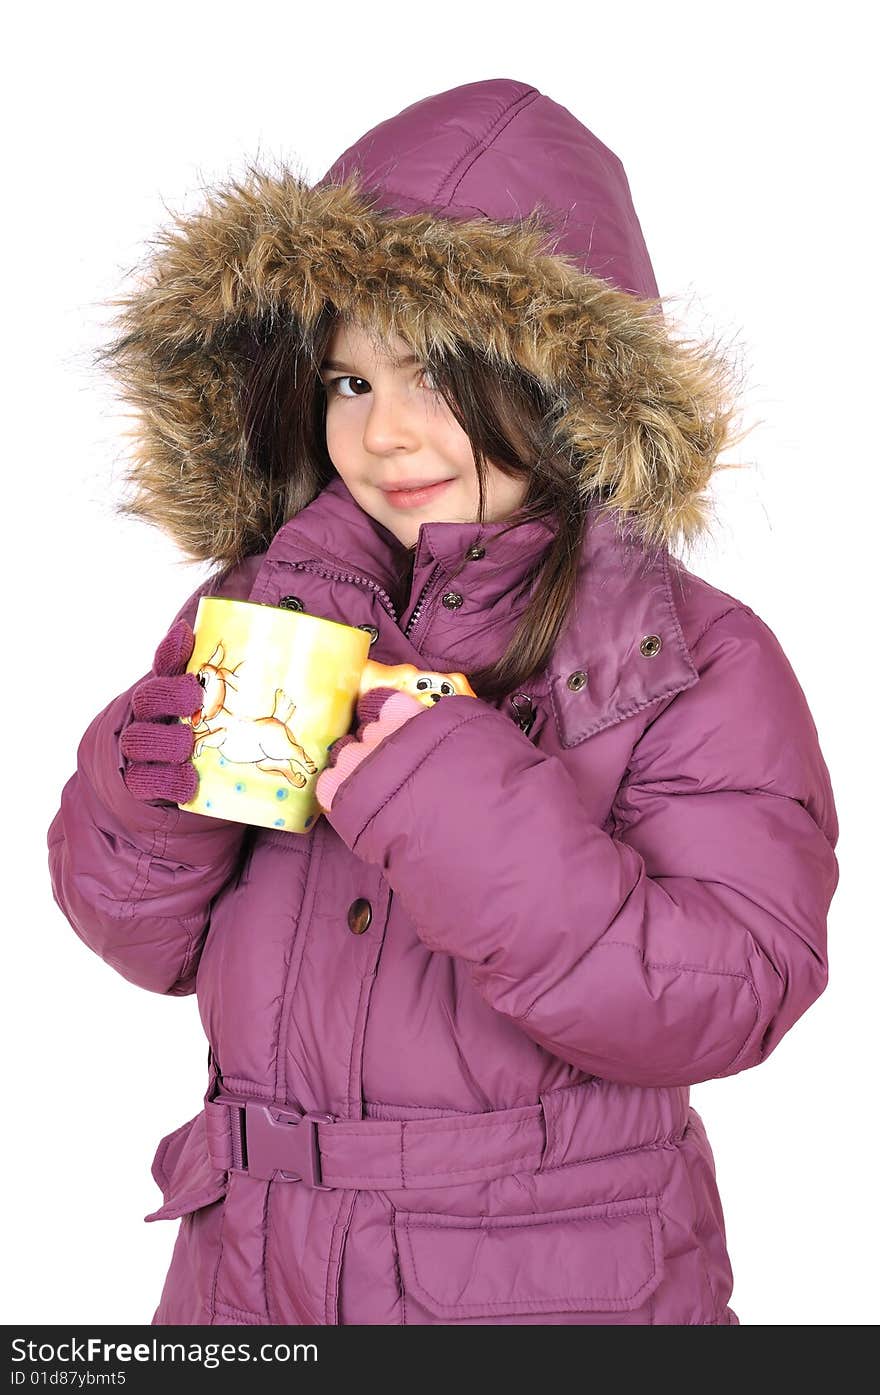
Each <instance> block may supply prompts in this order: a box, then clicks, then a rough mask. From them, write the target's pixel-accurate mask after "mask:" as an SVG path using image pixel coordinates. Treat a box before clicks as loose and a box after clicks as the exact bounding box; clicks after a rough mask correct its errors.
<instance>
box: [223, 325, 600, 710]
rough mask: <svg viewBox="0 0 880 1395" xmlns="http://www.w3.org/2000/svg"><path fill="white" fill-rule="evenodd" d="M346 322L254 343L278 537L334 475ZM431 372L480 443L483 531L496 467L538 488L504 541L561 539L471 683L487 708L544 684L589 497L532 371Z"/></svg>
mask: <svg viewBox="0 0 880 1395" xmlns="http://www.w3.org/2000/svg"><path fill="white" fill-rule="evenodd" d="M338 318H339V317H338V315H337V312H336V311H335V309H334V308H333V307H331V306H327V307H326V308H325V310H324V312H323V314H322V315H321V317H320V319H319V322H318V324H317V326H316V329H315V331H314V332H313V333H312V334H310V335H309V336H308V341H307V342H304V340H303V339H302V338H301V337H300V335H299V334H298V333H297V330H296V329H295V327H294V326H292V325H291V324H288V325H286V326H285V325H280V324H278V323H277V322H276V323H275V324H274V325H273V326H266V330H265V332H264V333H263V334H260V333H259V332H253V337H252V339H251V343H250V346H249V354H248V357H249V360H250V364H251V367H250V370H249V373H248V375H247V379H246V383H245V388H244V401H243V404H242V407H243V430H244V437H245V447H246V451H245V453H246V455H247V456H248V457H249V460H248V464H249V466H250V468H251V469H253V468H254V467H256V468H257V470H258V472H259V474H260V475H261V476H262V478H263V479H264V480H265V481H266V486H267V492H268V495H269V496H270V497H271V496H272V495H273V494H276V497H278V498H279V499H281V500H282V501H283V505H279V516H278V517H276V519H275V520H274V521H273V523H274V527H275V528H278V527H280V526H281V524H282V523H283V522H284V521H285V520H286V519H288V518H291V517H293V516H294V515H295V514H297V513H298V512H299V511H300V509H302V508H305V506H306V505H307V504H308V503H310V502H311V501H312V500H313V499H314V498H315V497H316V496H317V494H318V493H319V492H320V490H321V489H323V488H324V486H325V485H326V484H328V483H329V481H330V480H331V479H332V478H333V477H334V475H335V469H334V466H333V462H332V460H331V458H330V456H329V454H328V451H327V444H326V437H325V412H326V395H325V391H324V388H323V385H322V383H321V381H320V377H319V367H320V364H321V362H322V361H323V358H324V356H325V354H326V352H327V349H328V347H329V344H330V340H331V338H332V336H333V332H334V329H335V327H336V324H337V323H338ZM427 366H428V368H429V371H430V373H431V376H432V378H433V381H434V382H435V383H436V385H437V387H438V390H439V391H440V393H441V395H442V396H443V398H444V399H445V401H446V402H447V404H448V405H449V408H450V410H451V411H452V413H453V414H454V416H455V418H456V420H457V421H458V423H459V425H460V426H461V428H462V430H463V431H464V432H465V433H466V434H467V436H468V437H469V439H470V441H471V445H472V448H473V453H474V461H475V464H476V471H477V479H478V488H479V499H480V505H479V517H478V519H477V520H475V521H479V522H482V521H483V513H484V508H485V487H486V462H487V461H488V460H491V462H492V463H493V464H494V465H496V466H497V467H498V469H500V470H501V471H502V472H503V473H504V474H506V475H510V476H513V477H515V478H518V479H523V480H528V481H529V487H528V491H527V493H526V495H525V497H524V500H523V504H522V506H521V507H520V508H519V509H518V510H517V511H516V513H514V514H512V515H511V516H510V517H509V519H507V520H505V521H506V523H507V527H506V528H505V529H503V530H502V531H504V532H507V531H508V529H510V528H513V527H515V526H516V524H518V523H521V522H525V521H531V520H533V519H537V518H545V520H546V521H547V522H549V523H550V524H551V526H552V527H553V528H554V529H555V530H556V531H555V537H554V538H553V540H552V541H551V543H550V544H549V545H548V547H547V548H546V549H545V550H544V552H543V554H542V556H541V557H540V558H539V559H538V562H537V563H536V564H535V566H534V567H533V568H531V570H530V571H529V573H528V575H527V576H526V577H525V579H524V581H523V583H522V585H523V589H524V590H525V589H526V588H527V587H529V586H531V585H532V583H536V584H535V585H534V591H533V594H532V595H531V598H530V600H529V602H528V604H527V605H526V608H525V610H524V612H523V614H522V615H521V617H520V620H519V623H518V625H517V627H516V630H515V631H514V634H513V636H512V638H511V640H510V642H509V644H508V646H507V649H506V651H505V652H504V654H503V655H502V656H501V657H500V658H499V659H498V660H497V662H495V663H494V664H491V665H487V666H484V667H483V668H480V669H476V670H474V671H473V672H471V673H469V674H468V679H469V681H470V683H471V686H472V687H473V689H474V691H475V692H476V693H478V694H479V696H480V697H483V698H489V697H503V696H506V695H507V694H508V693H511V692H515V691H516V690H517V689H518V688H520V687H521V686H522V685H523V684H524V683H525V682H526V680H527V679H528V678H530V677H532V676H533V675H535V674H537V673H539V672H540V671H541V670H542V668H543V667H544V666H545V664H546V663H547V660H548V659H549V657H550V654H551V651H552V649H553V645H554V643H555V641H556V638H557V635H558V634H559V631H560V629H561V626H562V624H563V621H564V619H565V616H566V614H567V611H568V607H569V605H570V603H571V600H572V597H573V594H574V587H575V580H576V576H577V565H578V558H579V556H580V549H581V541H582V538H583V529H584V523H585V519H586V509H587V501H585V500H583V499H582V498H580V496H579V493H578V490H577V487H576V471H575V469H574V467H573V465H572V464H571V463H570V462H569V461H568V460H566V459H565V458H563V457H562V456H561V455H560V453H559V452H558V451H554V450H552V449H551V448H550V445H549V442H550V437H551V430H550V428H551V427H552V423H553V421H554V420H555V416H554V413H553V411H552V404H551V402H550V401H549V400H548V396H547V394H546V392H545V391H543V390H542V389H541V388H540V386H539V385H538V384H537V383H536V382H535V380H534V379H532V378H530V377H529V375H527V374H526V373H525V372H524V371H523V370H522V369H516V368H513V367H511V366H509V365H505V364H501V365H495V364H491V365H490V364H489V363H488V361H487V359H486V356H485V355H484V354H482V353H480V351H479V350H477V349H475V348H473V347H471V346H468V345H461V346H459V348H458V349H457V350H456V353H455V355H454V356H451V355H450V356H447V357H444V358H441V359H439V360H437V361H433V362H431V363H430V364H429V365H427ZM282 479H283V480H284V482H285V484H284V488H283V489H282V490H278V491H277V493H276V489H275V488H274V487H273V482H274V485H276V486H277V482H278V481H279V480H282ZM282 513H283V517H282V516H280V515H281V514H282ZM407 551H408V554H409V555H408V560H407V563H406V564H405V565H404V567H403V569H402V571H401V573H400V575H399V577H398V585H399V587H400V588H401V591H402V594H403V595H404V596H405V595H406V594H407V593H408V586H409V580H410V578H411V568H412V563H413V554H414V551H415V549H414V548H409V549H407ZM462 565H464V559H462Z"/></svg>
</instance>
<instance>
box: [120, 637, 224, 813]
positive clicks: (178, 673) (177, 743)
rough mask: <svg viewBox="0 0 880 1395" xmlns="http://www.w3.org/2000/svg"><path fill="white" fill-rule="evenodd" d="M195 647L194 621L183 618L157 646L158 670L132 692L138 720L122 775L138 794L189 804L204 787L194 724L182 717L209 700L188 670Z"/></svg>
mask: <svg viewBox="0 0 880 1395" xmlns="http://www.w3.org/2000/svg"><path fill="white" fill-rule="evenodd" d="M194 647H195V636H194V635H193V632H192V630H191V629H190V626H189V625H188V624H187V622H186V621H185V620H178V621H177V623H176V624H175V625H172V627H171V629H170V630H169V631H168V633H167V635H166V636H165V638H164V639H163V640H162V643H161V644H160V645H159V648H158V649H157V650H156V654H155V657H154V659H153V671H152V675H151V676H150V677H149V678H144V679H143V680H142V681H141V682H140V683H139V684H138V685H137V687H136V688H135V689H134V691H133V692H132V695H131V711H132V717H133V719H134V720H132V721H130V722H129V723H128V726H127V727H125V728H124V730H123V732H122V735H121V737H120V739H119V747H120V750H121V751H122V754H123V756H125V758H126V764H125V768H124V770H123V775H122V778H123V780H124V781H125V784H126V787H127V789H128V790H129V791H130V793H131V794H133V795H134V796H135V798H136V799H143V800H145V801H150V800H154V799H159V800H164V801H168V802H170V803H172V804H186V803H187V802H188V801H189V800H190V799H192V797H193V795H194V794H195V792H196V790H197V789H198V785H199V776H198V771H197V770H196V768H195V766H194V765H193V763H192V760H191V757H192V753H193V744H194V738H193V729H192V727H191V726H187V725H186V724H185V723H183V722H179V721H177V718H178V717H191V716H192V715H193V713H195V712H198V710H199V708H200V707H201V705H202V701H203V699H204V692H203V689H202V686H201V684H200V683H199V680H198V679H197V678H196V676H195V674H194V673H186V672H185V669H186V665H187V663H188V662H189V659H190V655H191V654H192V651H193V648H194Z"/></svg>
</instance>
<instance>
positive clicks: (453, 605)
mask: <svg viewBox="0 0 880 1395" xmlns="http://www.w3.org/2000/svg"><path fill="white" fill-rule="evenodd" d="M443 604H444V605H445V607H446V609H447V610H458V607H459V606H460V605H464V597H463V596H460V595H459V594H458V592H457V591H447V592H446V595H445V596H444V597H443Z"/></svg>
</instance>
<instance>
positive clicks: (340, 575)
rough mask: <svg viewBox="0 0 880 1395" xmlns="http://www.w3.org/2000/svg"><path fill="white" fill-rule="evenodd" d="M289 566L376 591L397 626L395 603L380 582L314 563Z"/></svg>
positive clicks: (330, 579)
mask: <svg viewBox="0 0 880 1395" xmlns="http://www.w3.org/2000/svg"><path fill="white" fill-rule="evenodd" d="M287 565H289V566H293V567H295V568H296V570H297V571H300V572H311V573H312V574H313V575H315V576H323V577H325V578H326V579H327V580H328V581H356V582H358V583H359V584H360V585H361V586H368V587H369V588H370V590H371V591H375V593H376V595H377V596H378V598H379V600H380V602H381V603H382V606H383V608H384V609H385V610H387V611H388V614H389V615H390V616H391V618H392V620H393V621H394V623H395V625H396V624H397V621H398V619H399V616H398V614H397V611H396V610H395V608H394V602H393V601H392V599H391V597H390V596H389V594H388V592H387V591H386V590H384V588H383V587H381V586H380V585H379V583H378V581H373V580H372V578H371V577H368V576H358V575H357V573H356V572H340V571H336V569H335V568H334V567H325V566H320V565H317V564H316V563H314V562H292V563H288V564H287Z"/></svg>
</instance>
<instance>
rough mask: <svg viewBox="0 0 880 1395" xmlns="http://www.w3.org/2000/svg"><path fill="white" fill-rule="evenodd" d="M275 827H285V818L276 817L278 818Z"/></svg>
mask: <svg viewBox="0 0 880 1395" xmlns="http://www.w3.org/2000/svg"><path fill="white" fill-rule="evenodd" d="M275 827H276V828H283V827H284V820H283V819H276V820H275Z"/></svg>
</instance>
